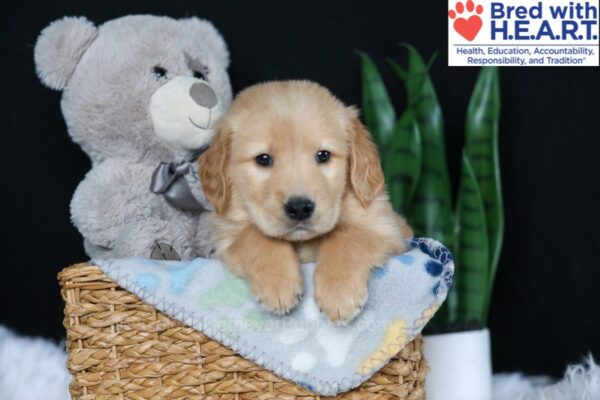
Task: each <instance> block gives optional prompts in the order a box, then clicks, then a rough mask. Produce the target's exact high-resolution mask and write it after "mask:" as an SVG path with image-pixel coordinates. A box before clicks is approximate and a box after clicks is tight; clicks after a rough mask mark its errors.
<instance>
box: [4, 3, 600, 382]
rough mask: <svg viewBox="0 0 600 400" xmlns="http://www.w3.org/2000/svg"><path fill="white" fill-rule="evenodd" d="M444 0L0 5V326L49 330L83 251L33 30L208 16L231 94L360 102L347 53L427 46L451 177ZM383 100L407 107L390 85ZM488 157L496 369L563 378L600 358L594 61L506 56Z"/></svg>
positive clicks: (64, 148)
mask: <svg viewBox="0 0 600 400" xmlns="http://www.w3.org/2000/svg"><path fill="white" fill-rule="evenodd" d="M446 12H447V10H446V3H445V2H443V1H429V2H424V1H420V2H416V1H415V2H407V1H399V0H394V1H374V0H370V1H341V0H340V1H318V0H310V1H309V0H307V1H282V0H263V1H241V0H240V1H219V0H210V1H209V0H206V1H202V0H196V1H186V2H184V1H173V0H172V1H148V0H139V1H113V0H105V1H102V2H99V1H98V2H90V1H86V2H82V1H70V2H62V1H25V0H21V1H19V2H8V1H7V0H4V1H3V2H2V4H1V5H0V21H1V22H0V24H1V25H0V49H1V52H2V56H3V57H2V58H3V59H2V60H1V61H0V71H1V73H0V80H1V82H2V85H1V91H0V96H1V97H0V98H1V99H2V101H1V103H0V106H1V109H2V114H1V116H2V118H0V126H1V127H2V128H1V133H0V140H1V153H0V154H1V156H2V161H1V163H2V164H1V165H2V167H1V174H2V176H1V178H2V181H1V184H0V187H1V200H2V202H1V203H2V206H1V207H0V212H1V216H0V224H1V228H0V232H1V235H2V237H1V240H0V243H1V246H2V247H1V250H2V251H1V253H0V254H2V259H1V260H0V265H1V267H0V304H1V309H0V324H6V325H8V326H10V327H12V328H14V329H17V330H18V331H19V332H21V333H26V334H37V335H44V336H48V337H52V338H55V339H59V338H60V337H61V336H62V335H63V329H62V326H61V319H62V318H61V307H62V305H61V301H60V296H59V293H58V286H57V284H56V279H55V275H56V273H57V272H58V271H59V270H60V269H61V267H63V266H66V265H68V264H70V263H73V262H76V261H81V260H85V255H84V253H83V250H82V246H81V238H80V236H79V234H78V232H77V231H76V230H75V229H74V228H73V227H72V226H71V224H70V222H69V210H68V204H69V201H70V198H71V195H72V192H73V191H74V189H75V187H76V185H77V183H78V181H79V180H80V179H82V178H83V176H84V174H85V173H86V171H87V170H88V168H89V162H88V160H87V159H86V157H85V156H84V155H83V153H82V152H81V151H80V150H79V148H78V147H77V146H76V145H74V144H72V143H71V142H70V141H69V138H68V136H67V133H66V130H65V125H64V122H63V119H62V116H61V112H60V107H59V100H60V94H59V93H58V92H53V91H51V90H49V89H46V88H44V87H42V85H41V84H40V83H39V82H38V80H37V78H36V76H35V73H34V66H33V61H32V58H33V57H32V52H33V45H34V43H35V39H36V36H37V34H38V33H39V31H40V30H41V29H43V28H44V27H45V26H46V25H47V24H48V23H49V22H51V21H53V20H54V19H57V18H59V17H61V16H63V15H85V16H87V17H88V18H90V19H91V20H93V21H94V22H96V23H101V22H103V21H106V20H108V19H112V18H115V17H118V16H121V15H125V14H133V13H152V14H160V15H170V16H173V17H183V16H189V15H198V16H201V17H204V18H207V19H210V20H212V21H213V22H214V23H215V25H216V26H217V27H218V29H220V30H221V32H222V33H223V35H224V36H225V39H226V40H227V41H228V43H229V46H230V50H231V54H232V59H233V63H232V65H231V70H230V74H231V78H232V83H233V87H234V91H236V92H237V91H239V90H240V89H241V88H243V87H245V86H247V85H250V84H252V83H255V82H258V81H265V80H272V79H285V78H307V79H312V80H315V81H318V82H320V83H322V84H324V85H326V86H328V87H329V88H331V89H332V90H333V91H334V93H336V94H337V95H338V96H339V97H340V98H341V99H342V100H344V101H345V102H347V103H351V104H358V103H359V102H360V81H359V63H358V59H357V57H356V56H355V55H354V54H353V49H356V48H358V49H362V50H364V51H366V52H368V53H370V54H371V55H372V56H374V57H375V58H376V59H378V60H380V61H381V60H383V58H384V57H385V56H389V55H391V56H395V57H398V58H402V57H403V56H404V54H403V52H402V50H401V49H400V48H399V47H398V45H397V44H398V42H399V41H406V42H410V43H412V44H414V45H415V46H416V47H417V48H418V49H419V50H420V51H421V52H423V53H424V54H425V56H427V57H428V56H429V55H430V54H432V53H433V52H434V51H436V50H439V51H440V57H439V58H438V61H437V62H436V63H435V65H434V67H433V70H432V77H433V80H434V83H435V85H436V88H437V90H438V94H439V98H440V101H441V103H442V106H443V109H444V114H445V119H446V127H447V143H448V146H447V147H448V160H449V163H450V168H451V175H452V178H453V181H454V183H456V178H457V174H458V166H459V165H460V148H461V146H462V132H463V121H464V115H465V110H466V106H467V102H468V98H469V95H470V92H471V88H472V85H473V83H474V79H475V76H476V73H477V70H476V69H473V68H449V67H447V66H446V59H447V52H446V45H447V44H446V40H447V34H446V26H447V25H446V24H447V16H446V15H447V14H446ZM380 66H381V67H382V68H383V69H384V71H385V78H386V79H388V81H389V82H390V83H393V84H394V86H393V87H394V88H396V89H394V90H393V93H392V96H393V98H394V101H395V103H396V105H397V106H398V107H399V108H401V107H403V94H402V92H401V90H400V84H399V83H398V82H395V81H394V78H393V76H392V74H391V73H390V71H388V70H387V69H385V65H384V64H383V63H380ZM501 79H502V97H503V103H502V105H503V109H502V121H501V137H500V146H501V150H500V156H501V163H502V179H503V184H504V196H505V202H506V205H505V208H506V238H505V245H504V251H503V253H502V259H501V263H500V267H499V271H498V277H497V285H496V290H495V292H494V297H493V303H492V310H491V317H490V322H489V325H490V328H491V331H492V335H493V357H494V368H495V370H497V371H507V370H515V369H521V370H524V371H526V372H528V373H550V374H554V375H559V374H560V373H561V372H562V370H563V369H564V367H565V365H566V363H567V362H573V361H578V360H579V359H580V357H581V356H582V355H584V354H586V352H588V351H592V352H593V353H594V354H596V356H599V357H600V340H599V338H600V335H599V333H598V331H599V330H600V320H599V319H600V290H599V289H598V287H599V284H600V261H598V260H599V259H598V250H599V247H597V246H599V245H598V241H599V239H600V235H599V234H598V233H597V229H598V225H599V224H600V212H599V211H598V206H599V205H600V157H599V154H600V153H599V147H600V139H599V135H600V93H599V89H600V85H599V83H600V74H599V70H598V68H573V67H571V68H514V67H513V68H503V69H501Z"/></svg>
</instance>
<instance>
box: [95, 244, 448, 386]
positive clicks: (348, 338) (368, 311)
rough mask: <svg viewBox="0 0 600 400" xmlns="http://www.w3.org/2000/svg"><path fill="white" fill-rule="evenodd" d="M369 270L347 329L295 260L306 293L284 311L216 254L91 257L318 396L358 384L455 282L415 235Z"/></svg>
mask: <svg viewBox="0 0 600 400" xmlns="http://www.w3.org/2000/svg"><path fill="white" fill-rule="evenodd" d="M410 245H411V246H410V247H411V249H410V250H409V251H408V252H406V253H404V254H402V255H399V256H396V257H392V258H391V259H390V260H389V261H388V262H387V264H385V265H383V266H380V267H377V268H374V269H373V272H372V275H371V278H370V281H369V299H368V301H367V304H366V305H365V308H364V310H363V311H362V313H361V314H360V315H359V316H358V317H357V318H356V319H355V320H353V321H352V322H351V323H350V324H349V325H347V326H343V327H337V326H333V325H332V324H331V323H330V322H328V321H327V320H326V318H325V317H324V316H323V315H322V314H320V312H319V310H318V308H317V305H316V304H315V302H314V300H313V289H314V287H313V284H312V282H313V279H312V278H313V274H314V271H315V265H314V264H305V265H303V266H302V273H303V277H304V283H305V292H304V297H303V299H302V301H301V303H300V304H299V305H298V306H297V307H296V309H295V310H294V311H293V312H291V313H290V314H288V315H286V316H276V315H274V314H272V313H270V312H268V311H265V310H264V309H263V308H261V306H260V305H259V304H258V303H257V302H256V301H255V300H254V298H253V297H252V295H251V293H250V289H249V287H248V285H247V283H246V282H245V281H244V280H242V279H240V278H238V277H236V276H234V275H232V274H231V273H230V272H229V271H228V270H227V268H226V267H224V266H223V265H222V264H221V262H219V261H217V260H207V259H196V260H193V261H187V262H175V261H155V260H149V259H141V258H134V259H121V260H94V261H93V262H94V263H95V264H96V265H98V266H99V267H101V268H102V269H103V270H104V272H105V273H106V274H107V275H108V276H110V277H111V278H112V279H113V280H115V281H116V282H117V283H118V284H119V285H120V286H121V287H123V288H125V289H127V290H129V291H130V292H133V293H135V294H136V295H138V296H139V297H140V298H141V299H142V300H143V301H145V302H147V303H149V304H152V305H153V306H154V307H156V308H157V309H158V310H160V311H162V312H164V313H165V314H167V315H169V316H171V317H172V318H174V319H177V320H179V321H181V322H182V323H184V324H186V325H188V326H191V327H193V328H195V329H198V330H199V331H201V332H203V333H205V334H206V335H208V336H209V337H211V338H213V339H214V340H217V341H219V342H221V343H223V344H224V345H226V346H228V347H230V348H231V349H233V350H235V351H236V352H238V353H239V354H241V355H243V356H244V357H246V358H247V359H249V360H252V361H254V362H256V363H257V364H259V365H261V366H263V367H264V368H267V369H269V370H271V371H273V372H275V373H276V374H278V375H279V376H281V377H283V378H286V379H289V380H291V381H294V382H297V383H298V384H300V385H302V386H304V387H306V388H308V389H309V390H311V391H313V392H315V393H318V394H321V395H335V394H337V393H340V392H344V391H347V390H350V389H353V388H355V387H356V386H359V385H360V384H361V383H362V382H364V381H365V380H367V379H369V377H370V376H371V375H372V374H373V373H375V372H376V371H377V370H378V369H380V368H381V367H382V366H384V365H385V364H386V363H387V362H388V361H389V360H390V358H392V357H393V356H394V355H396V354H397V353H398V352H399V351H400V350H401V349H402V348H403V347H404V345H406V343H408V342H409V341H410V340H412V339H413V338H414V337H415V336H416V335H417V334H418V333H419V332H421V330H422V329H423V327H424V326H425V324H426V323H427V321H429V319H430V318H431V317H432V316H433V315H434V314H435V312H436V311H437V309H438V308H439V307H440V305H441V304H442V303H443V301H444V300H445V298H446V294H447V293H448V290H449V288H450V286H451V284H452V275H453V272H454V264H453V261H452V255H451V254H450V253H449V252H448V250H447V249H446V248H445V247H444V246H442V245H441V244H440V243H439V242H436V241H435V240H432V239H424V238H414V239H412V240H411V242H410Z"/></svg>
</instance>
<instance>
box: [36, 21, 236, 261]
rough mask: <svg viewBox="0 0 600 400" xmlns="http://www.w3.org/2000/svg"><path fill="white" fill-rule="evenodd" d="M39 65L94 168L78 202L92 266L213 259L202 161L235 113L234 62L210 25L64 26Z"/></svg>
mask: <svg viewBox="0 0 600 400" xmlns="http://www.w3.org/2000/svg"><path fill="white" fill-rule="evenodd" d="M34 57H35V65H36V69H37V72H38V75H39V77H40V79H41V81H42V82H43V83H44V84H45V85H46V86H48V87H50V88H52V89H56V90H62V99H61V107H62V112H63V115H64V118H65V121H66V124H67V128H68V131H69V134H70V136H71V138H72V139H73V141H75V142H76V143H78V144H79V145H80V146H81V148H82V149H83V151H85V153H86V154H87V155H88V156H89V157H90V159H91V162H92V169H91V170H90V171H89V172H88V173H87V175H86V176H85V178H84V180H83V181H82V182H81V183H80V184H79V186H78V187H77V190H76V191H75V194H74V195H73V200H72V201H71V216H72V220H73V223H74V224H75V226H76V227H77V228H78V229H79V231H80V232H81V234H82V235H83V237H84V247H85V250H86V252H87V254H88V255H89V256H90V257H92V258H122V257H135V256H140V257H151V258H159V259H183V260H188V259H192V258H195V257H208V256H210V254H211V252H212V246H211V244H210V231H209V226H208V221H207V218H208V216H209V214H210V211H209V210H210V209H211V207H210V205H209V204H208V203H207V201H206V200H205V198H204V195H203V193H202V190H201V187H200V183H199V180H198V175H197V172H196V167H195V159H196V158H197V156H198V155H199V154H200V153H201V152H202V151H203V150H205V149H206V147H207V146H208V145H209V143H210V140H211V139H212V135H213V131H212V126H213V124H214V121H215V120H216V119H217V118H218V117H219V116H220V115H221V114H222V113H223V112H224V111H225V109H226V108H227V107H228V106H229V104H230V102H231V85H230V82H229V76H228V74H227V67H228V65H229V54H228V50H227V46H226V44H225V42H224V40H223V38H222V37H221V35H220V34H219V32H218V31H217V30H216V29H215V28H214V27H213V25H212V24H211V23H210V22H208V21H204V20H201V19H198V18H186V19H179V20H176V19H172V18H168V17H157V16H150V15H136V16H126V17H123V18H118V19H115V20H111V21H108V22H106V23H104V24H102V25H100V26H99V27H96V26H95V25H94V24H92V23H91V22H90V21H88V20H87V19H85V18H82V17H77V18H76V17H67V18H63V19H60V20H57V21H55V22H53V23H51V24H50V25H49V26H48V27H46V28H45V29H44V30H43V31H42V32H41V34H40V36H39V38H38V41H37V43H36V46H35V54H34Z"/></svg>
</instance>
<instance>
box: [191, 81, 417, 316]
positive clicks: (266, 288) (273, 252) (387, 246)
mask: <svg viewBox="0 0 600 400" xmlns="http://www.w3.org/2000/svg"><path fill="white" fill-rule="evenodd" d="M323 150H327V151H329V152H330V154H331V158H330V159H329V161H327V162H325V163H317V161H316V159H315V155H316V153H317V152H318V151H323ZM260 154H269V155H270V156H271V157H272V158H273V164H272V165H271V166H266V167H265V166H260V165H258V164H257V163H256V157H257V156H258V155H260ZM199 170H200V179H201V181H202V184H203V189H204V193H205V194H206V197H207V198H208V199H209V200H210V201H211V202H212V203H213V204H214V205H215V209H216V214H215V216H214V218H213V239H214V242H215V245H216V248H217V257H219V258H221V259H222V260H223V261H224V262H225V263H227V264H228V265H229V267H230V268H231V269H232V271H234V272H235V273H237V274H239V275H241V276H243V277H244V278H245V279H247V280H248V281H249V283H250V285H251V288H252V291H253V293H254V295H255V296H256V297H257V298H258V299H259V301H261V303H262V304H263V305H264V306H265V307H266V308H267V309H269V310H272V311H275V312H277V313H285V312H288V311H289V310H291V309H292V308H293V307H294V306H295V305H296V304H297V303H298V300H299V299H300V296H301V295H302V286H303V285H302V277H301V274H300V271H299V265H300V263H301V262H312V261H316V262H317V269H316V272H315V301H316V302H317V304H318V305H319V307H320V309H321V311H323V312H324V313H325V315H326V316H327V317H328V318H329V319H330V320H331V321H333V322H335V323H343V322H346V321H349V320H351V319H352V318H353V317H354V316H356V315H357V314H358V312H359V311H360V310H361V308H362V306H363V305H364V303H365V301H366V299H367V296H368V293H367V280H368V277H369V271H370V269H371V268H372V267H373V266H376V265H381V264H383V263H384V262H385V261H386V260H387V258H389V257H390V256H391V255H393V254H398V253H401V252H403V251H405V250H406V245H405V241H404V240H403V238H405V237H409V236H412V231H411V230H410V228H409V227H408V225H406V223H405V221H404V220H403V219H402V218H401V217H399V216H397V215H396V214H395V213H394V211H393V210H392V207H391V205H390V203H389V201H388V197H387V194H386V193H385V191H384V177H383V172H382V170H381V165H380V161H379V157H378V154H377V149H376V147H375V145H374V144H373V142H372V140H371V137H370V134H369V132H368V131H367V130H366V129H365V127H364V126H363V125H362V124H361V122H360V120H359V118H358V112H357V111H356V109H354V108H352V107H345V106H344V105H343V104H342V103H341V102H340V101H339V100H337V99H336V98H335V97H334V96H333V95H331V94H330V93H329V92H328V91H327V90H326V89H324V88H323V87H321V86H319V85H317V84H315V83H312V82H307V81H286V82H270V83H264V84H259V85H256V86H252V87H250V88H248V89H246V90H244V91H243V92H241V93H240V94H239V95H238V96H237V98H236V99H235V100H234V102H233V104H232V105H231V108H230V109H229V111H228V112H227V113H226V114H225V116H223V117H222V118H221V119H220V121H219V122H218V124H217V128H216V134H215V138H214V141H213V144H212V146H211V147H210V148H209V149H208V150H207V151H206V152H205V153H204V154H203V155H202V156H201V157H200V161H199ZM294 196H303V197H308V198H310V199H312V200H313V201H314V203H315V210H314V213H313V214H312V216H311V217H310V218H308V219H307V220H304V221H301V222H298V221H296V220H293V219H290V218H289V217H288V216H287V215H286V213H285V211H284V204H285V203H286V201H287V200H288V199H289V198H291V197H294Z"/></svg>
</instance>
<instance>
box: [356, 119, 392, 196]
mask: <svg viewBox="0 0 600 400" xmlns="http://www.w3.org/2000/svg"><path fill="white" fill-rule="evenodd" d="M349 112H350V113H351V118H352V119H351V125H350V142H349V154H348V161H349V174H350V185H351V187H352V190H353V191H354V194H356V197H358V200H359V201H360V204H361V205H362V206H363V207H364V208H367V207H368V206H369V205H370V204H371V202H372V201H373V200H374V199H375V197H377V196H378V195H379V194H380V193H381V192H382V191H383V188H384V184H385V180H384V177H383V170H382V169H381V162H380V161H379V154H378V153H377V147H376V146H375V143H373V140H372V139H371V134H370V133H369V131H368V130H367V128H365V126H364V125H363V124H362V122H360V119H359V118H358V112H357V111H356V109H354V108H350V109H349Z"/></svg>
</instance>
